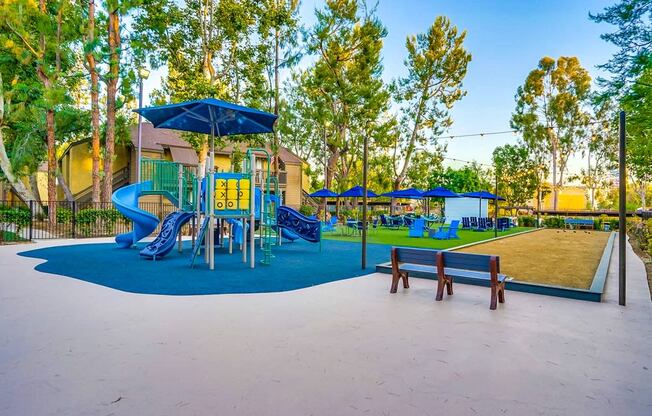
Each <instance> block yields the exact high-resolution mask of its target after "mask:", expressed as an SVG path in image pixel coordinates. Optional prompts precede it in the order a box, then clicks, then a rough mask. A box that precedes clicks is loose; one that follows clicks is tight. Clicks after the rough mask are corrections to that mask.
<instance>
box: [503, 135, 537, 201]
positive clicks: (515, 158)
mask: <svg viewBox="0 0 652 416" xmlns="http://www.w3.org/2000/svg"><path fill="white" fill-rule="evenodd" d="M493 165H494V174H495V175H497V183H498V195H500V196H502V197H504V198H505V199H506V200H507V202H508V203H509V204H510V205H511V206H513V207H518V206H524V205H525V204H526V203H527V202H528V201H529V200H530V199H532V196H533V195H535V192H536V191H537V189H539V187H540V185H541V184H540V176H539V174H538V171H539V164H538V163H537V161H536V160H535V159H533V158H532V157H531V156H530V152H529V149H528V148H527V147H526V146H523V145H510V144H506V145H504V146H500V147H497V148H496V149H495V150H494V153H493Z"/></svg>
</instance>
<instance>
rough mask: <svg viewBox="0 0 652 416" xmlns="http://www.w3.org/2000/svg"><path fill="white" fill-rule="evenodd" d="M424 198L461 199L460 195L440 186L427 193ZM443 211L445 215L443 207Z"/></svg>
mask: <svg viewBox="0 0 652 416" xmlns="http://www.w3.org/2000/svg"><path fill="white" fill-rule="evenodd" d="M423 196H424V197H426V198H459V196H460V195H459V194H457V193H455V192H453V191H451V190H450V189H446V188H444V187H443V186H438V187H436V188H434V189H431V190H429V191H425V192H424V193H423ZM428 209H430V204H428ZM441 210H442V215H444V212H443V206H442V207H441Z"/></svg>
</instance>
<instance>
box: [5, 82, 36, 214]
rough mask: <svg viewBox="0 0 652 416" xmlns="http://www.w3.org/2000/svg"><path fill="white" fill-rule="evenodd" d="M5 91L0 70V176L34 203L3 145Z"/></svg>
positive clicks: (23, 196)
mask: <svg viewBox="0 0 652 416" xmlns="http://www.w3.org/2000/svg"><path fill="white" fill-rule="evenodd" d="M5 108H6V107H5V89H4V82H3V79H2V71H1V70H0V169H2V174H3V176H4V179H6V181H7V182H9V184H10V185H11V188H12V189H13V190H14V192H15V193H16V194H17V195H18V197H19V198H20V199H22V200H23V201H25V202H27V201H36V200H37V198H36V196H35V194H34V192H33V190H32V189H30V188H28V187H27V186H25V184H24V183H23V181H22V180H21V178H20V175H19V174H17V173H16V171H15V169H14V164H13V163H12V161H11V160H10V159H9V153H8V152H7V146H6V143H5V136H4V131H5V130H6V127H7V124H6V118H5V114H6V113H5Z"/></svg>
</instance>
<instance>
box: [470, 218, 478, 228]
mask: <svg viewBox="0 0 652 416" xmlns="http://www.w3.org/2000/svg"><path fill="white" fill-rule="evenodd" d="M469 227H470V228H478V217H471V218H469Z"/></svg>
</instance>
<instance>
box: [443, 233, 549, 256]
mask: <svg viewBox="0 0 652 416" xmlns="http://www.w3.org/2000/svg"><path fill="white" fill-rule="evenodd" d="M540 230H545V228H533V229H531V230H524V231H519V232H517V233H513V234H506V235H501V236H499V237H493V238H489V239H487V240H480V241H475V242H473V243H467V244H462V245H461V246H455V247H450V248H445V249H443V251H455V250H461V249H463V248H467V247H473V246H477V245H478V244H485V243H491V242H493V241H498V240H502V239H504V238H509V237H516V236H517V235H523V234H527V233H533V232H535V231H540Z"/></svg>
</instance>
